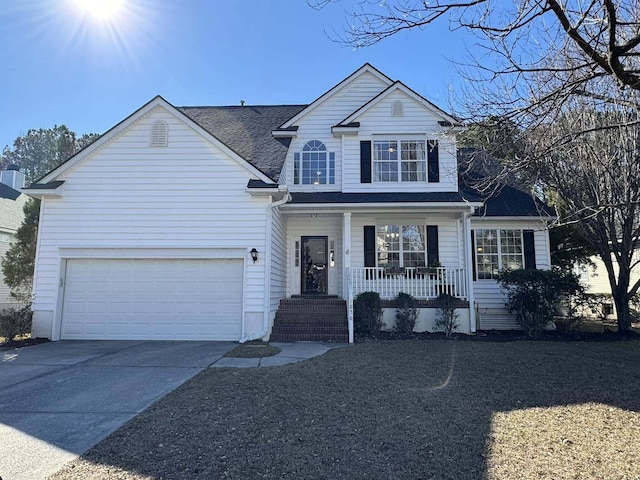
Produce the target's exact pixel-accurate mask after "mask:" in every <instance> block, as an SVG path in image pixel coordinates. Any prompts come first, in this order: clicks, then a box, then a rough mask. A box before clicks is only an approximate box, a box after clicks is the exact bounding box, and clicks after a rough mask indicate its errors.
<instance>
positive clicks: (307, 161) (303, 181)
mask: <svg viewBox="0 0 640 480" xmlns="http://www.w3.org/2000/svg"><path fill="white" fill-rule="evenodd" d="M293 160H294V165H293V183H295V184H296V185H327V184H334V183H335V176H336V157H335V153H334V152H327V147H325V145H324V143H322V142H320V141H318V140H311V141H310V142H307V144H306V145H305V146H304V147H303V148H302V152H296V153H295V154H294V158H293Z"/></svg>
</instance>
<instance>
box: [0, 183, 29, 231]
mask: <svg viewBox="0 0 640 480" xmlns="http://www.w3.org/2000/svg"><path fill="white" fill-rule="evenodd" d="M26 201H27V196H26V195H22V194H21V193H20V192H19V191H17V190H14V189H13V188H11V187H9V186H8V185H5V184H4V183H0V230H4V231H7V230H8V231H11V232H14V231H16V230H17V229H18V227H19V226H20V224H21V223H22V219H23V218H24V213H23V210H22V208H23V207H24V204H25V202H26Z"/></svg>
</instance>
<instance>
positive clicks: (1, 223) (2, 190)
mask: <svg viewBox="0 0 640 480" xmlns="http://www.w3.org/2000/svg"><path fill="white" fill-rule="evenodd" d="M22 187H24V173H22V172H20V171H19V170H18V167H16V166H15V165H9V167H8V168H7V170H4V171H2V172H0V258H2V257H4V254H5V253H6V252H7V250H9V247H10V246H11V244H12V243H13V242H14V241H15V234H16V231H17V230H18V228H19V227H20V225H21V224H22V220H23V219H24V211H23V207H24V204H25V203H26V201H27V199H28V198H29V197H27V196H26V195H23V194H22V193H20V189H21V188H22ZM20 306H21V303H20V302H18V301H16V299H14V298H12V297H11V295H10V290H9V287H8V286H7V285H6V284H5V283H4V277H3V276H2V271H1V270H0V312H1V311H3V310H6V309H10V308H18V307H20Z"/></svg>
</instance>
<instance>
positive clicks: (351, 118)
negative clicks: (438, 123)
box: [338, 80, 461, 127]
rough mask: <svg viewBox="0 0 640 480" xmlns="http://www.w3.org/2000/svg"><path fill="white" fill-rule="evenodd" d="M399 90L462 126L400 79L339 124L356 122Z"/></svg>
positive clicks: (440, 115)
mask: <svg viewBox="0 0 640 480" xmlns="http://www.w3.org/2000/svg"><path fill="white" fill-rule="evenodd" d="M397 91H401V92H403V93H404V94H406V95H407V96H409V97H410V98H412V99H414V100H415V101H416V102H418V103H420V104H422V105H423V106H424V107H425V108H426V109H427V110H429V111H430V112H432V113H434V114H435V115H437V116H439V117H441V118H442V119H443V120H444V121H445V122H449V123H451V124H452V126H457V127H459V126H461V124H460V121H459V120H458V119H456V118H454V117H453V116H451V115H449V114H448V113H447V112H445V111H444V110H442V109H441V108H439V107H437V106H436V105H434V104H433V103H431V102H430V101H429V100H427V99H426V98H424V97H423V96H422V95H420V94H418V93H416V92H415V91H414V90H412V89H410V88H409V87H407V86H406V85H405V84H404V83H402V82H401V81H399V80H397V81H395V82H393V84H391V85H389V86H388V87H387V88H386V89H385V90H383V91H382V92H380V93H379V94H378V95H376V96H375V97H373V98H372V99H371V100H369V101H368V102H367V103H365V104H364V105H362V106H361V107H360V108H358V109H357V110H356V111H355V112H353V113H351V115H349V116H348V117H347V118H345V119H344V120H342V121H341V122H340V123H339V124H338V126H348V125H350V124H351V123H353V122H356V120H357V119H358V118H359V117H360V116H361V115H363V114H364V113H365V112H367V111H368V110H370V109H371V108H373V107H375V106H376V105H377V104H378V103H380V102H381V101H383V100H384V99H385V98H387V97H388V96H389V95H391V94H392V93H393V92H397Z"/></svg>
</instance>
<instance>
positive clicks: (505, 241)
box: [474, 229, 524, 280]
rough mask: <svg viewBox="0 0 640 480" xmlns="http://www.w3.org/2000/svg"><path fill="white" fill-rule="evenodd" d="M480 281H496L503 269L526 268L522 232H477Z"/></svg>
mask: <svg viewBox="0 0 640 480" xmlns="http://www.w3.org/2000/svg"><path fill="white" fill-rule="evenodd" d="M474 248H475V249H476V250H475V252H476V275H477V278H478V280H488V279H495V278H496V276H497V275H498V272H499V271H500V270H502V269H503V268H508V269H511V270H517V269H519V268H524V249H523V241H522V230H499V229H495V230H494V229H479V230H475V247H474Z"/></svg>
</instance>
